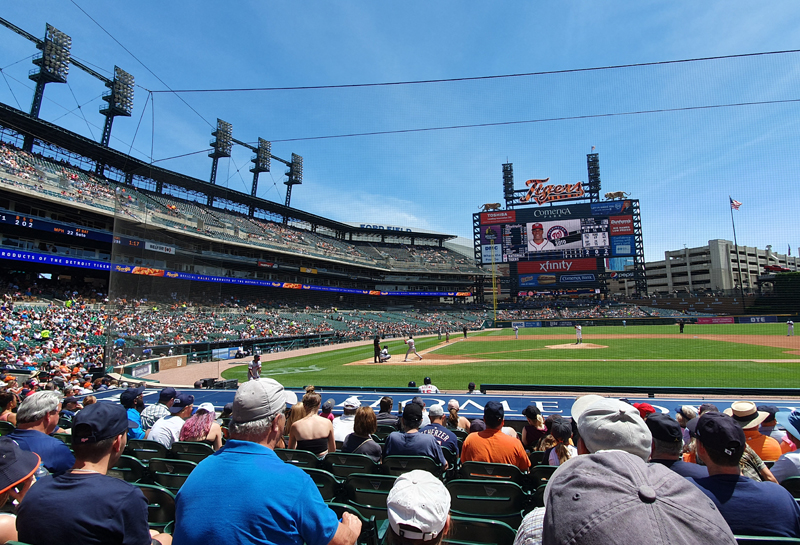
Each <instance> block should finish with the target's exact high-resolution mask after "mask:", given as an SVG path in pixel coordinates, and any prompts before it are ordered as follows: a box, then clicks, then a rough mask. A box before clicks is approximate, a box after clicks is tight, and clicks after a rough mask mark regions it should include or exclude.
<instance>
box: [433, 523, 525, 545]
mask: <svg viewBox="0 0 800 545" xmlns="http://www.w3.org/2000/svg"><path fill="white" fill-rule="evenodd" d="M516 533H517V532H516V530H514V528H512V527H511V526H509V525H508V524H506V523H505V522H500V521H498V520H490V519H480V518H474V517H457V516H453V517H451V520H450V531H449V532H448V533H447V534H446V535H445V536H444V539H443V540H442V543H444V544H446V545H512V544H513V543H514V538H515V537H516Z"/></svg>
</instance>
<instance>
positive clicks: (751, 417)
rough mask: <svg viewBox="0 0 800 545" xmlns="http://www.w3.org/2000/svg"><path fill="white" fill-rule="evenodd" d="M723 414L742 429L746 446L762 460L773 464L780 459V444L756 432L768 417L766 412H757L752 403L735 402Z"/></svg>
mask: <svg viewBox="0 0 800 545" xmlns="http://www.w3.org/2000/svg"><path fill="white" fill-rule="evenodd" d="M724 412H725V414H727V415H728V416H731V417H733V419H734V420H735V421H736V422H738V424H739V425H740V426H741V427H742V429H743V430H744V436H745V439H746V440H747V444H748V445H750V448H752V449H753V450H754V451H756V454H758V456H759V457H760V458H761V459H762V460H764V461H765V462H774V461H775V460H777V459H778V458H780V457H781V445H780V443H778V442H777V441H776V440H775V439H773V438H772V437H768V436H766V435H762V434H761V433H759V431H758V426H759V425H760V424H761V423H762V422H763V421H764V420H766V419H767V417H768V416H769V413H768V412H765V411H759V410H758V409H757V408H756V404H755V403H753V402H752V401H737V402H735V403H734V404H733V405H731V406H730V408H728V409H725V411H724Z"/></svg>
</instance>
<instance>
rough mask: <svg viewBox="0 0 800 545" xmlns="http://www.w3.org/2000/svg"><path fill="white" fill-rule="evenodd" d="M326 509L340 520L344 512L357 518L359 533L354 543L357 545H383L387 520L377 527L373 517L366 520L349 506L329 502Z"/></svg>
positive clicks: (387, 525) (387, 524)
mask: <svg viewBox="0 0 800 545" xmlns="http://www.w3.org/2000/svg"><path fill="white" fill-rule="evenodd" d="M328 507H330V508H331V509H333V511H334V512H335V513H336V515H338V517H339V518H340V519H341V518H342V514H343V513H344V512H345V511H348V512H350V513H352V514H353V515H355V516H356V517H358V519H359V520H360V521H361V533H360V534H359V536H358V540H357V541H356V543H357V545H379V544H380V543H383V538H384V535H385V534H386V529H387V528H388V527H389V521H388V520H383V521H382V522H381V524H380V526H379V525H378V523H377V521H376V519H375V517H374V516H371V517H369V518H367V517H365V516H364V515H362V514H361V512H360V511H359V510H358V509H356V508H355V507H353V506H351V505H346V504H344V503H336V502H330V503H328Z"/></svg>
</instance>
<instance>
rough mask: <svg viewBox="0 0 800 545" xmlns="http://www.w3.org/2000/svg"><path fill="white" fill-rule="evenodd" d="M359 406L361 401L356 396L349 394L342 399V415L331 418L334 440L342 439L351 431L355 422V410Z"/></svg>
mask: <svg viewBox="0 0 800 545" xmlns="http://www.w3.org/2000/svg"><path fill="white" fill-rule="evenodd" d="M360 406H361V402H360V401H359V400H358V398H357V397H356V396H350V397H348V398H347V399H345V400H344V404H343V405H342V408H343V409H344V413H343V414H342V416H339V417H336V418H334V419H333V439H334V441H344V438H345V437H347V436H348V435H350V434H351V433H353V426H354V425H355V423H356V411H357V410H358V408H359V407H360Z"/></svg>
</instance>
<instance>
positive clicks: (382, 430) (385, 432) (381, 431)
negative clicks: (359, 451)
mask: <svg viewBox="0 0 800 545" xmlns="http://www.w3.org/2000/svg"><path fill="white" fill-rule="evenodd" d="M395 431H397V428H395V427H394V426H387V425H386V424H381V425H380V426H378V431H376V432H375V435H377V436H378V437H379V438H380V440H381V441H385V440H386V438H387V437H389V434H390V433H392V432H395Z"/></svg>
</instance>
